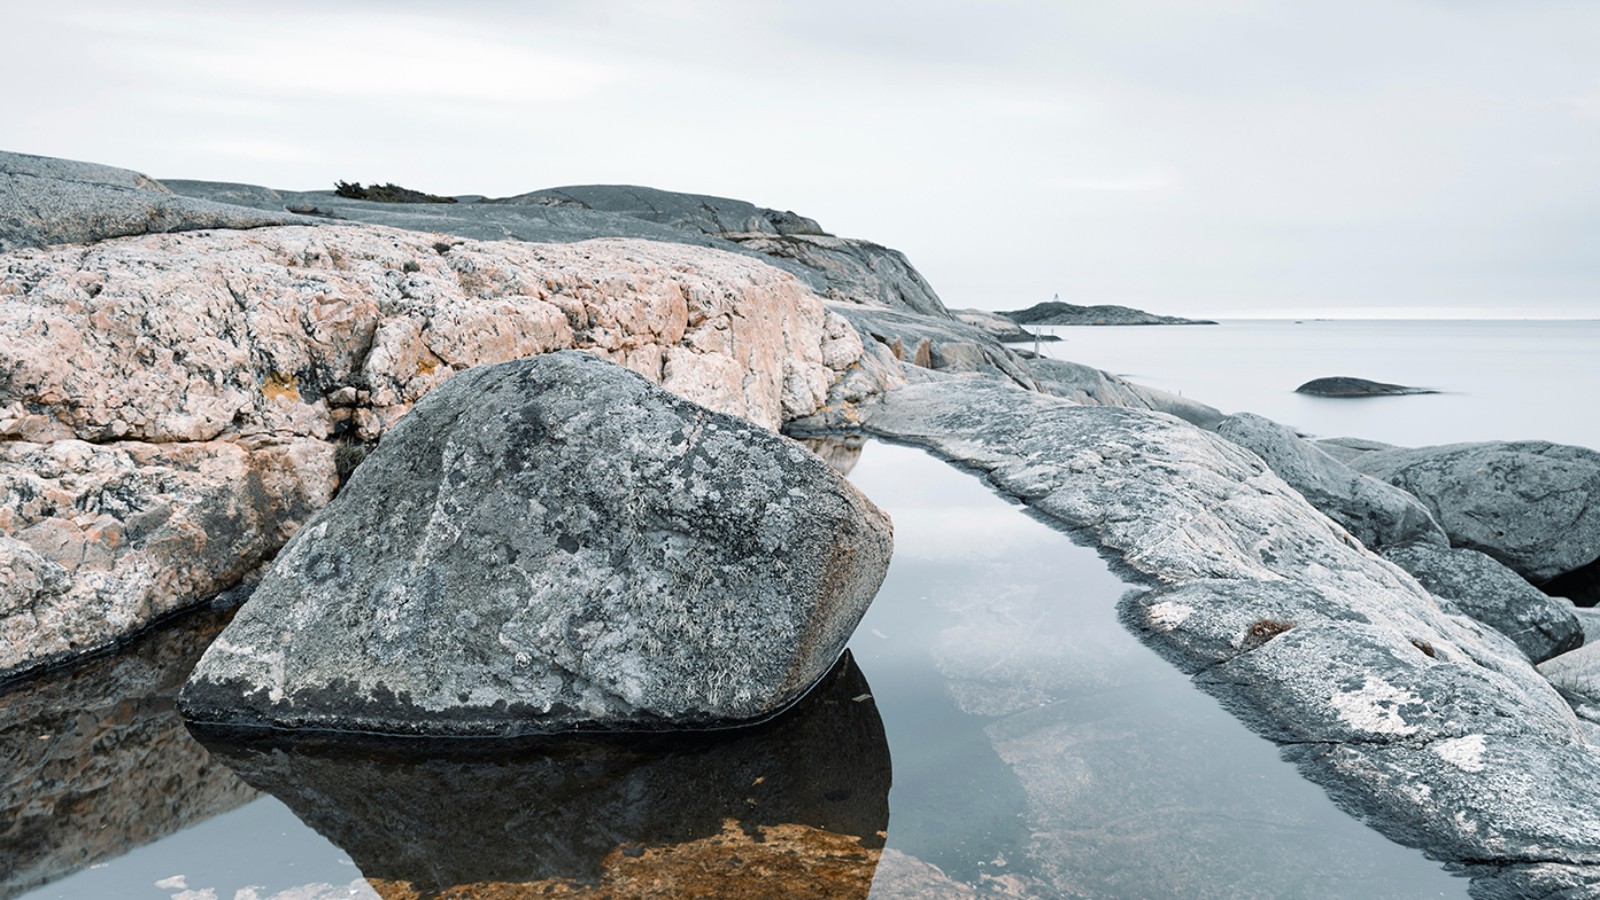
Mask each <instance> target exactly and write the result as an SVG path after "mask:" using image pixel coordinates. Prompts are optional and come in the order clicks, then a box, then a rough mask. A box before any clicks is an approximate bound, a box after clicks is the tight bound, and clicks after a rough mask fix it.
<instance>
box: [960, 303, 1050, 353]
mask: <svg viewBox="0 0 1600 900" xmlns="http://www.w3.org/2000/svg"><path fill="white" fill-rule="evenodd" d="M950 315H951V316H953V317H954V318H955V319H956V320H957V321H959V322H962V323H964V324H967V325H971V326H972V327H973V328H976V329H978V330H980V331H985V332H988V334H989V336H990V337H992V338H994V339H995V340H997V341H999V342H1000V343H1002V344H1024V343H1033V342H1036V341H1041V342H1044V343H1053V342H1058V341H1060V340H1061V337H1060V336H1059V335H1054V334H1036V333H1034V332H1032V331H1029V330H1027V329H1026V328H1023V327H1022V326H1021V325H1018V324H1017V323H1015V322H1013V321H1011V320H1010V319H1008V318H1006V317H1005V316H1002V315H1000V314H999V313H996V312H990V311H988V310H986V309H952V310H950Z"/></svg>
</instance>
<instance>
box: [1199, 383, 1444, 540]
mask: <svg viewBox="0 0 1600 900" xmlns="http://www.w3.org/2000/svg"><path fill="white" fill-rule="evenodd" d="M1217 433H1218V434H1220V435H1222V436H1223V437H1225V438H1227V439H1228V440H1230V441H1233V442H1234V443H1235V444H1238V445H1239V446H1241V447H1243V448H1245V449H1246V450H1249V451H1250V452H1252V453H1254V454H1255V455H1257V456H1259V457H1261V458H1262V459H1263V460H1265V461H1266V463H1267V465H1268V466H1270V467H1271V468H1272V471H1273V472H1275V473H1277V475H1278V477H1279V478H1282V479H1283V480H1284V481H1287V482H1288V483H1289V486H1290V487H1292V488H1294V489H1295V490H1297V491H1299V492H1300V493H1301V494H1302V495H1304V496H1305V498H1306V499H1307V500H1309V501H1311V505H1312V506H1315V507H1316V508H1317V509H1320V510H1322V512H1323V514H1324V515H1326V516H1327V517H1328V518H1330V519H1332V520H1334V521H1335V522H1338V523H1339V524H1340V525H1343V526H1344V527H1345V529H1346V530H1347V531H1349V532H1350V533H1351V534H1353V535H1355V537H1356V539H1357V540H1359V541H1361V543H1362V544H1364V545H1365V546H1366V547H1367V548H1368V549H1371V550H1378V549H1381V548H1383V547H1392V546H1397V545H1399V544H1406V543H1411V542H1416V541H1420V542H1422V543H1428V544H1437V545H1439V546H1445V545H1447V544H1448V543H1449V541H1448V539H1447V538H1446V537H1445V534H1444V530H1443V529H1441V528H1440V527H1439V523H1437V522H1435V521H1434V520H1433V516H1432V515H1431V514H1429V512H1428V508H1427V507H1426V506H1423V505H1422V501H1420V500H1418V499H1417V498H1415V497H1413V496H1411V495H1410V494H1408V493H1406V492H1405V491H1402V490H1400V489H1399V488H1397V487H1395V486H1393V485H1391V484H1388V483H1385V482H1382V481H1379V480H1378V479H1376V478H1373V477H1372V476H1370V475H1363V474H1361V473H1360V472H1357V471H1355V470H1354V469H1351V468H1350V467H1349V466H1346V465H1345V464H1344V463H1342V462H1340V461H1338V460H1337V459H1334V458H1333V457H1331V456H1329V455H1328V454H1326V453H1324V452H1322V451H1321V450H1319V449H1317V448H1316V447H1314V446H1312V445H1311V444H1309V443H1307V442H1305V441H1303V440H1301V439H1300V438H1299V436H1297V435H1296V434H1295V433H1294V432H1293V431H1291V430H1290V429H1288V428H1286V427H1284V426H1282V425H1279V424H1278V423H1277V422H1274V421H1272V420H1271V419H1268V418H1265V417H1263V416H1258V415H1256V414H1254V413H1239V414H1237V415H1233V416H1229V417H1228V418H1227V419H1226V420H1224V421H1223V422H1221V423H1220V424H1219V425H1218V426H1217Z"/></svg>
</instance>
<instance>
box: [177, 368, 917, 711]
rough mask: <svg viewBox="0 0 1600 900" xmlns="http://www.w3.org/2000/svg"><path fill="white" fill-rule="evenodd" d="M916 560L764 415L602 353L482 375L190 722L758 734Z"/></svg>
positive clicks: (208, 674)
mask: <svg viewBox="0 0 1600 900" xmlns="http://www.w3.org/2000/svg"><path fill="white" fill-rule="evenodd" d="M891 543H892V540H891V529H890V524H889V521H888V518H887V517H886V516H885V515H884V514H883V513H882V512H881V511H879V510H878V509H877V508H876V507H874V506H873V505H872V504H871V503H870V502H868V501H867V500H866V499H865V498H864V497H862V496H861V495H860V494H859V492H857V491H856V490H855V489H854V488H853V487H851V486H850V485H849V484H848V483H847V482H845V481H843V479H841V478H840V477H839V476H838V475H837V474H836V473H835V472H834V471H833V470H832V469H830V468H828V466H827V464H826V463H824V462H823V461H822V460H820V459H818V458H817V457H816V456H814V455H812V454H811V453H809V452H808V451H806V450H805V449H803V448H802V447H800V446H799V445H798V444H795V443H792V442H790V441H788V440H786V439H784V438H781V437H778V436H776V435H773V434H772V433H770V432H767V431H765V430H763V429H761V428H758V427H756V426H754V425H751V424H750V423H749V422H746V421H745V420H743V419H737V418H734V417H732V416H727V415H723V414H719V413H714V412H711V411H710V410H707V409H704V408H703V407H699V406H696V405H694V404H692V403H689V402H688V401H685V400H682V399H679V398H677V397H675V396H673V395H670V394H667V393H666V392H664V391H662V390H660V389H658V388H655V387H653V386H652V385H650V384H649V383H648V382H646V381H645V380H644V379H643V378H641V377H640V376H638V375H636V374H634V373H632V372H629V371H627V370H625V369H622V368H620V367H618V366H615V365H613V364H610V363H607V362H605V361H603V360H601V359H598V358H597V357H594V356H591V355H588V354H585V353H580V352H571V351H564V352H560V353H552V354H546V355H543V356H538V357H532V358H528V359H523V360H515V361H511V362H507V363H500V364H496V365H489V366H480V367H476V368H473V369H469V370H468V371H466V372H464V373H461V374H458V375H456V376H455V377H453V378H451V379H450V380H449V381H447V382H445V384H444V385H442V386H441V387H439V388H437V389H435V390H434V391H433V392H432V393H430V394H428V395H427V397H425V398H424V399H423V400H422V401H421V402H419V403H418V404H417V405H416V406H415V407H414V408H413V409H412V411H411V412H410V413H409V414H408V415H407V416H405V417H404V418H403V419H401V420H400V422H399V423H398V424H397V425H395V426H394V428H393V429H392V430H391V431H390V432H389V433H388V434H387V435H386V436H385V438H384V440H383V442H382V443H381V444H380V445H379V446H378V448H377V449H376V450H375V451H373V453H372V455H371V456H369V457H368V458H367V460H366V461H365V462H364V463H362V465H361V467H360V468H359V469H358V470H357V471H356V473H355V474H354V476H353V477H352V478H351V480H350V482H349V484H347V485H346V486H345V487H344V488H343V490H342V491H341V492H340V494H339V496H338V497H337V498H336V499H335V501H334V502H333V503H332V504H330V505H329V506H327V507H325V508H324V509H323V510H322V511H321V512H319V513H318V514H317V515H316V516H315V517H314V518H313V519H312V520H311V521H310V522H308V523H307V524H306V526H305V527H304V528H302V530H301V531H300V532H299V533H298V534H296V535H295V537H294V538H293V539H292V540H291V541H290V543H289V544H288V545H287V546H286V547H285V548H284V550H283V552H282V553H280V554H279V556H278V558H277V560H276V561H275V562H274V564H273V566H272V568H271V570H270V571H269V572H268V574H267V575H266V577H265V578H264V579H263V580H262V583H261V586H260V588H259V589H258V590H257V591H256V594H255V595H254V597H253V598H252V599H251V601H250V602H249V603H248V604H247V605H246V606H245V608H244V609H243V610H242V611H241V612H240V614H239V616H238V618H237V619H235V620H234V622H233V624H232V625H231V626H230V627H229V628H228V630H227V632H225V633H224V634H223V636H222V637H221V638H219V639H218V641H217V642H216V643H215V644H213V645H212V648H211V650H210V651H208V652H207V654H206V656H205V657H204V658H203V659H202V660H201V662H200V664H199V666H197V667H196V669H195V673H194V675H193V677H192V678H191V680H190V682H189V684H188V686H187V687H186V688H185V691H184V694H183V702H184V708H185V712H186V713H187V714H188V715H189V716H190V717H191V718H195V719H198V720H201V721H208V722H221V723H225V724H241V725H243V724H273V725H279V726H288V727H311V728H326V729H341V730H359V731H376V732H391V733H425V734H441V735H457V734H460V735H479V734H482V735H510V734H520V733H534V732H557V731H566V730H582V729H612V730H618V729H620V730H651V729H662V728H680V727H715V726H719V725H722V724H726V723H731V722H738V721H747V720H751V719H758V718H761V717H764V716H769V715H771V714H773V713H775V712H777V711H779V710H781V709H782V708H784V707H785V706H787V705H788V704H789V703H791V702H793V701H794V699H795V698H796V697H798V696H799V695H800V694H801V693H803V692H804V691H805V690H806V689H807V688H809V687H810V686H811V685H812V684H813V683H814V682H815V681H816V680H817V679H818V678H819V677H821V675H822V674H823V673H824V672H826V671H827V669H828V668H829V667H830V666H832V665H833V663H834V661H835V660H837V659H838V657H839V654H840V653H841V652H842V651H843V649H844V645H845V642H846V641H847V639H848V638H849V636H850V633H851V631H852V630H853V629H854V627H855V624H856V622H857V621H858V620H859V619H860V617H861V615H862V614H863V613H864V612H865V611H866V608H867V604H868V603H870V602H871V599H872V597H873V595H874V594H875V593H876V592H877V588H878V585H879V583H880V582H881V580H882V578H883V575H884V572H885V570H886V568H887V566H888V562H889V555H890V552H891Z"/></svg>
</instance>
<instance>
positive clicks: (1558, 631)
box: [1383, 544, 1584, 662]
mask: <svg viewBox="0 0 1600 900" xmlns="http://www.w3.org/2000/svg"><path fill="white" fill-rule="evenodd" d="M1383 557H1384V559H1387V560H1389V561H1390V562H1392V563H1394V564H1395V565H1397V566H1399V567H1400V568H1402V569H1405V570H1406V571H1407V572H1410V573H1411V574H1412V576H1413V577H1415V578H1416V579H1417V581H1418V582H1419V583H1421V585H1422V586H1423V587H1425V588H1427V589H1428V590H1429V591H1430V592H1431V593H1433V594H1434V596H1437V597H1443V598H1444V599H1446V600H1449V601H1450V602H1451V603H1454V604H1455V605H1456V606H1457V607H1459V608H1460V609H1461V611H1462V612H1464V613H1466V614H1467V615H1469V616H1471V617H1473V618H1474V619H1477V620H1478V621H1479V622H1482V623H1483V624H1485V625H1488V626H1490V627H1491V628H1494V629H1495V630H1497V631H1499V632H1500V633H1501V634H1503V635H1505V636H1506V637H1508V638H1511V640H1513V641H1515V642H1516V644H1517V646H1518V647H1521V648H1522V651H1523V652H1524V653H1526V654H1528V658H1529V659H1531V660H1533V661H1534V662H1539V661H1541V660H1545V659H1549V658H1550V657H1552V656H1556V655H1557V654H1561V653H1566V652H1567V651H1569V650H1574V649H1576V648H1578V647H1579V646H1581V645H1582V644H1583V641H1584V636H1583V626H1582V624H1581V623H1580V622H1579V621H1578V618H1577V616H1575V615H1573V613H1572V605H1571V604H1570V603H1568V602H1567V601H1565V600H1562V599H1560V598H1557V597H1550V596H1548V595H1546V594H1545V593H1544V592H1542V591H1540V590H1539V589H1538V588H1536V587H1534V586H1533V585H1531V584H1529V583H1528V582H1527V581H1526V580H1525V579H1524V578H1522V577H1521V576H1519V575H1518V574H1517V573H1515V572H1513V571H1511V570H1510V569H1508V568H1506V567H1505V566H1502V565H1500V564H1499V563H1497V562H1495V561H1494V559H1493V558H1491V557H1489V556H1486V555H1484V554H1482V553H1479V552H1478V551H1476V550H1467V549H1465V548H1454V549H1452V548H1449V547H1444V546H1439V545H1437V544H1411V545H1408V546H1403V547H1390V548H1386V549H1385V550H1384V551H1383Z"/></svg>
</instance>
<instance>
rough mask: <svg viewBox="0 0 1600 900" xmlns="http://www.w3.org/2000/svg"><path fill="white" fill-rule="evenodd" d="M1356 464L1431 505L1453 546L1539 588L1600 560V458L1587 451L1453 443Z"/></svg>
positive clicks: (1364, 457) (1368, 457) (1370, 456)
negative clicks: (1491, 560)
mask: <svg viewBox="0 0 1600 900" xmlns="http://www.w3.org/2000/svg"><path fill="white" fill-rule="evenodd" d="M1350 466H1351V467H1352V468H1354V469H1356V470H1357V471H1360V472H1365V473H1367V474H1369V475H1372V476H1374V477H1376V478H1381V479H1383V480H1384V481H1387V482H1389V483H1390V484H1392V485H1395V486H1396V487H1399V488H1401V489H1403V490H1405V491H1407V492H1409V493H1411V494H1412V495H1414V496H1416V497H1417V498H1418V499H1420V500H1421V501H1422V502H1423V503H1425V504H1427V506H1428V509H1429V510H1430V511H1432V513H1433V516H1434V518H1435V519H1436V520H1438V522H1439V524H1440V525H1441V526H1443V527H1444V530H1445V533H1446V534H1448V535H1449V536H1450V543H1451V544H1453V545H1455V546H1457V547H1468V548H1471V549H1474V550H1481V551H1483V552H1484V553H1487V554H1489V555H1490V556H1492V557H1494V558H1495V559H1497V560H1499V561H1500V562H1501V563H1503V564H1505V565H1506V566H1508V567H1509V568H1511V569H1512V570H1514V571H1515V572H1517V573H1518V574H1520V575H1522V576H1523V577H1524V578H1527V579H1528V580H1529V581H1532V582H1533V583H1534V584H1543V583H1545V582H1548V581H1550V580H1551V579H1554V578H1556V577H1557V576H1560V575H1563V574H1565V573H1569V572H1572V571H1574V570H1576V569H1580V568H1583V567H1585V566H1588V565H1590V564H1592V563H1594V562H1595V560H1596V559H1597V558H1600V453H1597V452H1596V451H1594V450H1590V449H1588V448H1587V447H1572V446H1567V445H1563V444H1552V443H1550V442H1548V441H1491V442H1487V443H1475V444H1447V445H1443V446H1438V447H1419V448H1416V449H1413V450H1403V449H1395V450H1380V451H1374V452H1371V453H1363V454H1361V455H1360V456H1358V457H1356V458H1354V459H1352V460H1351V461H1350ZM1573 599H1574V600H1577V601H1578V602H1580V603H1583V602H1584V601H1583V600H1582V599H1581V598H1580V597H1573ZM1590 602H1591V603H1592V600H1591V601H1590ZM1586 605H1587V604H1586Z"/></svg>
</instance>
